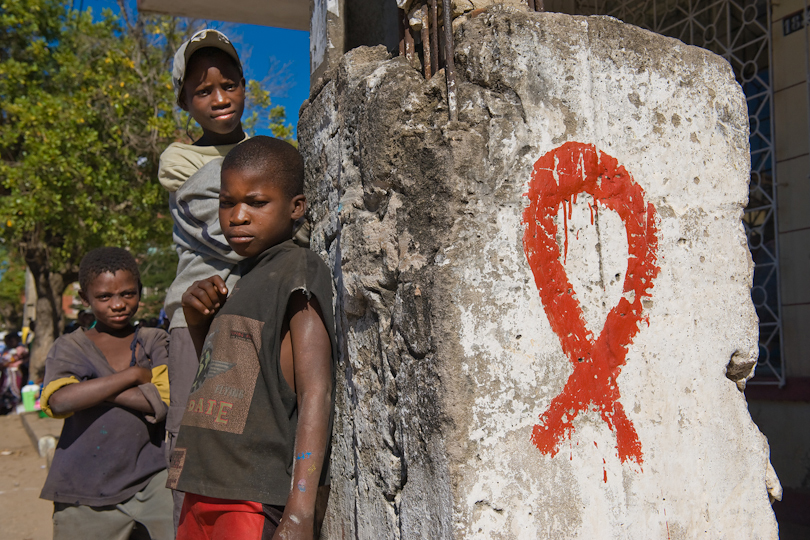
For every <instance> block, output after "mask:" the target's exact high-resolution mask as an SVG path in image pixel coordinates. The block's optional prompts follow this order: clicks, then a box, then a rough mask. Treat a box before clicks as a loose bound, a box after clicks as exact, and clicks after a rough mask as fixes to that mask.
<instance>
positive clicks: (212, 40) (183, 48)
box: [172, 28, 242, 103]
mask: <svg viewBox="0 0 810 540" xmlns="http://www.w3.org/2000/svg"><path fill="white" fill-rule="evenodd" d="M206 49H207V50H206ZM213 51H222V52H224V53H225V54H227V55H228V56H229V57H230V58H231V59H232V60H233V61H234V64H235V65H236V67H237V68H239V73H242V62H241V60H239V54H237V52H236V49H235V48H234V46H233V44H232V43H231V40H229V39H228V37H227V36H226V35H225V34H223V33H222V32H220V31H219V30H214V29H211V28H206V29H204V30H200V31H199V32H196V33H195V34H194V35H193V36H191V39H189V40H188V41H186V42H184V43H183V44H182V45H180V48H179V49H177V52H176V53H175V54H174V63H173V64H172V84H173V85H174V98H175V100H176V101H177V102H178V103H180V93H181V92H182V90H183V83H184V82H185V80H186V71H187V69H188V65H189V63H191V58H192V57H193V56H195V54H196V53H199V54H200V55H209V54H212V52H213Z"/></svg>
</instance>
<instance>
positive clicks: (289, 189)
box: [222, 135, 304, 199]
mask: <svg viewBox="0 0 810 540" xmlns="http://www.w3.org/2000/svg"><path fill="white" fill-rule="evenodd" d="M228 170H241V171H253V172H256V173H259V174H260V175H261V176H263V177H265V178H267V179H268V180H270V181H272V182H275V183H276V184H277V185H279V186H280V187H281V189H282V190H283V191H284V193H285V194H286V195H287V196H288V197H289V198H290V199H292V198H293V197H295V196H296V195H301V194H303V193H304V158H303V157H301V153H300V152H298V149H297V148H296V147H294V146H293V145H291V144H290V143H288V142H287V141H282V140H281V139H275V138H273V137H268V136H266V135H258V136H256V137H253V138H250V139H248V140H246V141H245V142H243V143H240V144H238V145H236V146H235V147H234V148H233V149H232V150H231V151H230V152H228V154H227V155H226V156H225V159H224V160H223V161H222V172H225V171H228Z"/></svg>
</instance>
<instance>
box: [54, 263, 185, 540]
mask: <svg viewBox="0 0 810 540" xmlns="http://www.w3.org/2000/svg"><path fill="white" fill-rule="evenodd" d="M79 284H80V286H81V290H80V291H79V296H80V297H81V299H82V302H83V303H84V304H85V305H87V306H89V307H90V309H91V310H92V312H93V314H94V315H95V318H96V321H97V322H96V325H95V327H94V328H93V329H91V330H77V331H76V332H73V333H71V334H65V335H63V336H61V337H60V338H59V339H57V340H56V341H55V342H54V344H53V347H51V350H50V352H49V353H48V357H47V359H46V360H45V387H44V389H43V391H42V398H41V400H40V405H41V407H42V410H43V411H45V412H46V413H47V414H48V415H50V416H52V417H54V418H65V423H64V426H63V427H62V434H61V436H60V438H59V444H58V445H57V447H56V452H55V454H54V457H53V462H52V464H51V469H50V471H49V472H48V478H47V480H46V481H45V486H44V487H43V488H42V493H41V494H40V497H42V498H43V499H48V500H51V501H54V514H53V538H54V540H76V539H79V540H85V539H88V540H89V539H103V538H116V539H118V538H120V539H124V538H129V534H130V532H131V531H133V530H134V529H138V530H141V531H142V530H144V529H145V530H146V532H148V535H149V538H151V539H152V540H163V539H166V540H171V539H173V538H174V527H173V524H172V497H171V492H170V491H169V490H168V489H166V488H165V484H166V479H167V475H166V470H165V469H166V461H165V457H164V448H163V445H164V442H163V440H164V434H165V431H164V420H165V418H166V413H167V412H168V406H169V386H168V373H167V366H166V361H167V356H168V335H167V334H166V332H164V331H163V330H159V329H152V328H138V327H135V326H133V325H132V319H133V317H135V313H136V312H137V311H138V303H139V301H140V295H141V280H140V273H139V271H138V266H137V264H136V263H135V259H134V258H133V257H132V255H130V254H129V252H127V251H126V250H124V249H121V248H112V247H107V248H99V249H94V250H93V251H90V252H89V253H88V254H87V255H85V256H84V258H83V259H82V261H81V264H80V266H79ZM133 537H135V536H134V535H133ZM138 538H140V537H138Z"/></svg>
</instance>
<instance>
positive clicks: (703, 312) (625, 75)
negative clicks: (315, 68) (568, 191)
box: [299, 7, 778, 539]
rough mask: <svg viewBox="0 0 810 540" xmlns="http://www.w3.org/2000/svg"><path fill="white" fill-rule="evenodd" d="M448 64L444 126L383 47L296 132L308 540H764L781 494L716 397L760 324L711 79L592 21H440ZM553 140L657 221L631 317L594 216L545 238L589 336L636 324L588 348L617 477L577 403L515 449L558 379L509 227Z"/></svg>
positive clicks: (326, 88) (318, 92)
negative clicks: (588, 157) (633, 188)
mask: <svg viewBox="0 0 810 540" xmlns="http://www.w3.org/2000/svg"><path fill="white" fill-rule="evenodd" d="M456 60H457V72H458V75H459V81H458V82H459V84H458V98H459V104H460V114H459V122H457V123H452V124H451V123H448V121H447V116H448V115H447V109H446V102H445V86H444V80H443V73H442V72H440V73H439V74H438V75H437V76H435V77H434V78H433V79H431V80H430V81H425V80H424V79H423V78H422V77H421V75H420V74H419V73H418V72H417V71H415V70H413V69H412V68H411V67H410V66H409V65H408V64H407V62H406V61H405V60H404V59H402V58H393V59H392V58H389V57H388V56H387V54H386V52H385V50H384V49H383V48H359V49H355V50H354V51H351V52H350V53H348V54H347V55H346V56H345V57H344V58H343V60H342V61H341V62H340V64H339V65H338V66H336V67H335V68H334V69H333V71H332V72H331V73H328V74H327V75H326V76H325V77H324V79H323V83H322V85H320V86H319V87H318V88H316V89H315V90H314V91H313V95H312V97H311V99H310V101H309V102H308V103H307V104H306V105H305V106H304V108H303V109H302V113H301V121H300V124H299V142H300V148H301V150H302V152H303V154H304V156H305V160H306V164H307V193H306V194H307V197H308V199H309V201H310V206H311V218H312V222H313V225H314V228H313V235H312V247H313V249H314V250H316V251H317V252H319V253H320V254H321V255H322V256H323V257H324V258H325V259H326V260H327V261H328V263H329V264H330V266H331V267H332V269H333V271H334V276H335V284H336V306H337V309H336V315H337V321H338V333H339V343H340V347H341V351H340V366H339V370H338V373H339V377H338V398H337V412H336V420H335V437H334V445H335V447H334V450H333V458H332V474H333V481H332V496H331V499H330V507H329V512H328V518H327V522H326V524H325V529H324V537H325V538H341V539H342V538H352V539H379V538H400V539H412V538H413V539H415V538H555V539H556V538H583V539H585V538H587V539H593V538H631V539H636V538H638V539H649V538H662V539H663V538H673V539H674V538H707V539H708V538H711V539H716V538H729V539H736V538H776V537H777V530H776V523H775V520H774V518H773V512H772V511H771V508H770V504H769V499H768V491H769V490H770V491H771V492H772V493H774V494H776V493H777V492H778V480H777V479H776V478H775V475H773V473H772V469H771V468H770V464H769V461H768V446H767V442H766V440H765V438H764V437H763V436H762V435H761V434H760V433H759V431H758V430H757V428H756V426H755V425H754V424H753V423H752V422H751V418H750V415H749V414H748V410H747V407H746V403H745V399H744V397H743V395H742V394H741V392H740V391H739V389H738V387H742V386H743V385H744V382H745V380H746V379H747V378H748V377H749V376H750V373H751V368H752V366H753V361H754V360H755V358H756V351H757V345H756V343H757V324H756V317H755V314H754V310H753V306H752V304H751V299H750V286H751V276H752V264H751V259H750V255H749V253H748V250H747V247H746V244H745V237H744V235H743V230H742V225H741V221H740V220H741V217H742V211H743V208H744V206H745V204H746V199H747V186H748V171H749V154H748V121H747V114H746V108H745V101H744V98H743V95H742V92H741V90H740V88H739V86H738V85H737V84H736V83H735V81H734V78H733V74H732V72H731V69H730V67H729V66H728V65H727V64H726V63H725V61H724V60H722V59H721V58H719V57H717V56H715V55H713V54H711V53H709V52H707V51H704V50H702V49H698V48H695V47H689V46H686V45H684V44H682V43H681V42H679V41H677V40H673V39H670V38H665V37H662V36H658V35H655V34H652V33H650V32H646V31H644V30H641V29H638V28H635V27H633V26H630V25H626V24H623V23H621V22H619V21H617V20H615V19H611V18H607V17H591V18H587V17H573V16H567V15H562V14H554V13H528V12H526V11H525V10H521V9H515V8H510V7H493V8H489V9H487V10H485V11H483V12H480V13H476V14H473V15H471V16H469V18H467V19H466V20H464V21H462V22H461V23H459V24H458V26H457V28H456ZM570 142H577V143H581V144H582V145H593V146H594V147H595V148H596V149H597V150H598V151H601V152H603V153H604V154H605V155H608V156H612V157H613V158H615V159H616V160H617V162H618V164H619V165H620V166H622V167H624V168H625V169H626V172H627V173H628V174H629V175H630V176H631V177H632V179H633V180H632V181H633V182H634V183H635V184H637V185H638V186H639V187H640V188H641V190H642V192H643V194H644V195H643V197H644V202H645V203H649V204H651V205H652V206H653V208H654V210H655V212H654V215H655V219H654V227H653V228H652V229H650V230H654V231H655V234H654V235H653V236H654V240H655V243H656V246H657V247H656V250H657V251H656V253H655V255H656V262H655V264H656V265H657V267H658V269H659V270H658V272H657V274H656V276H655V278H654V279H653V281H652V285H651V286H650V285H649V284H647V289H649V293H650V294H649V295H647V296H643V295H642V296H643V297H641V296H640V297H638V298H637V297H636V293H635V292H634V291H635V290H642V289H632V288H631V287H628V283H629V282H630V281H631V279H630V278H631V277H632V276H630V277H628V275H629V274H631V273H632V272H631V270H630V267H629V266H628V252H629V250H630V239H629V233H628V232H626V226H625V222H623V220H622V219H621V218H620V217H619V215H618V214H616V213H615V212H613V211H612V210H610V209H609V208H608V205H606V204H605V201H604V200H596V197H591V196H590V195H586V194H584V193H582V194H580V195H579V196H575V197H571V198H569V199H568V200H567V202H566V203H565V204H563V205H562V208H563V209H564V211H563V212H560V213H559V214H558V215H557V216H556V218H555V220H554V223H555V227H556V240H557V246H558V247H559V249H560V252H561V253H564V255H561V257H560V259H559V260H560V262H561V263H562V264H563V268H564V271H565V274H566V276H567V278H568V280H569V282H570V285H571V291H569V292H568V293H566V292H565V291H561V292H560V295H562V296H564V295H565V294H570V295H571V298H573V299H575V300H576V303H577V305H579V306H580V307H581V324H582V328H583V329H582V332H587V334H588V335H589V336H591V337H590V338H588V339H592V340H595V339H596V338H597V336H599V335H600V332H602V329H603V328H604V327H605V326H606V324H607V323H606V321H608V320H613V319H615V318H616V317H618V316H620V315H621V314H614V315H612V313H614V308H615V307H616V306H619V305H622V306H625V305H633V306H637V309H638V310H639V314H640V315H639V316H640V317H641V319H640V320H641V322H640V323H639V326H638V329H637V332H636V333H633V335H632V339H630V340H629V342H628V343H613V342H611V341H610V337H609V336H608V337H607V338H606V339H607V342H609V343H611V344H612V345H614V346H615V347H619V348H622V349H623V350H624V352H625V353H626V363H625V364H623V365H621V366H618V367H616V366H614V369H613V371H612V372H611V374H610V377H609V384H607V385H606V386H605V388H606V392H607V391H613V390H615V391H616V393H617V395H618V398H617V399H616V401H617V402H618V403H619V404H621V405H622V406H623V410H624V411H625V413H626V415H627V418H628V419H629V422H630V423H631V424H632V425H633V426H634V428H635V431H636V433H637V437H638V441H639V445H640V447H639V448H640V450H639V451H640V454H639V455H640V456H641V459H640V460H638V461H633V460H626V459H624V458H623V457H622V455H621V453H620V451H619V450H618V449H617V440H618V439H617V431H616V430H617V429H618V428H617V427H616V426H611V425H609V423H608V422H607V421H606V420H605V418H606V417H605V416H604V414H603V412H604V411H602V409H599V408H598V407H596V406H595V405H593V404H591V403H590V402H588V403H584V404H583V405H584V406H583V409H582V410H581V411H579V412H576V411H574V410H572V411H569V414H570V416H569V420H570V422H571V426H572V427H571V429H569V430H568V431H567V434H566V436H565V437H564V438H563V439H562V440H561V441H560V443H559V444H558V446H557V448H556V452H554V453H553V455H552V453H551V452H547V453H543V452H541V451H540V450H539V449H538V448H539V446H536V445H535V444H533V442H532V441H533V439H532V433H533V429H534V426H537V425H538V424H539V423H541V421H540V417H541V415H542V414H544V412H545V411H547V409H548V408H549V407H550V405H551V404H552V403H553V402H554V400H555V397H556V396H558V395H559V394H561V393H564V392H565V389H566V388H567V386H566V384H567V382H568V381H569V378H570V377H571V375H572V373H574V372H575V369H576V365H575V363H576V360H578V359H577V358H574V362H572V361H571V359H570V358H569V355H568V354H567V353H566V352H565V350H564V349H563V347H562V346H561V343H562V340H563V339H564V336H560V335H559V334H558V333H556V332H555V331H554V330H553V326H552V325H551V324H550V319H549V311H548V308H547V307H546V305H545V304H544V303H543V302H544V301H541V298H540V295H539V294H538V286H539V285H538V282H537V280H536V279H535V278H536V276H534V275H533V273H532V269H531V268H530V265H529V263H528V260H527V252H526V245H525V241H526V239H525V237H524V231H525V230H526V223H525V219H526V218H525V216H524V212H525V209H526V208H527V206H528V205H529V200H528V193H529V191H530V189H529V188H530V180H531V178H532V176H533V167H534V166H535V163H536V162H537V161H538V160H539V159H540V158H541V157H542V156H544V155H547V154H549V152H553V151H555V149H559V148H561V147H562V146H563V145H565V144H567V143H570ZM554 174H557V173H556V172H555V173H554ZM600 182H601V181H600ZM600 185H601V184H600ZM564 213H565V215H564ZM628 230H629V229H628ZM645 290H646V289H645ZM634 309H635V308H634ZM577 320H579V319H577ZM577 324H579V323H577ZM615 347H614V348H615ZM584 360H585V359H584V357H583V358H582V359H581V360H580V362H584ZM585 363H587V362H585ZM586 389H587V388H586Z"/></svg>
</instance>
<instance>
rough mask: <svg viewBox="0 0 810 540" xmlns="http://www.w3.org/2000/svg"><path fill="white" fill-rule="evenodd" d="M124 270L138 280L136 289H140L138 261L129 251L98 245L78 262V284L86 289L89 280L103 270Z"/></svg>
mask: <svg viewBox="0 0 810 540" xmlns="http://www.w3.org/2000/svg"><path fill="white" fill-rule="evenodd" d="M119 270H124V271H127V272H129V273H130V274H132V276H133V277H134V278H135V279H136V280H138V290H139V292H140V289H141V273H140V271H139V270H138V263H136V262H135V257H133V256H132V255H131V254H130V252H129V251H127V250H125V249H124V248H119V247H100V248H96V249H94V250H91V251H89V252H87V255H85V256H84V257H83V258H82V262H81V263H80V264H79V286H80V287H81V289H82V290H83V291H87V290H88V288H89V287H90V282H92V281H93V280H94V279H96V278H97V277H98V276H99V275H101V274H103V273H104V272H110V273H111V274H115V273H116V272H118V271H119Z"/></svg>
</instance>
